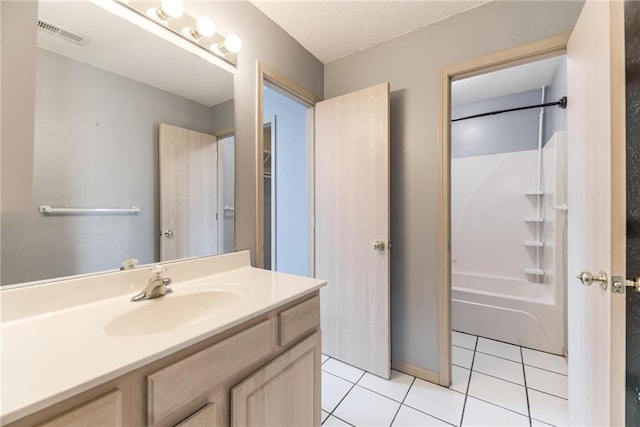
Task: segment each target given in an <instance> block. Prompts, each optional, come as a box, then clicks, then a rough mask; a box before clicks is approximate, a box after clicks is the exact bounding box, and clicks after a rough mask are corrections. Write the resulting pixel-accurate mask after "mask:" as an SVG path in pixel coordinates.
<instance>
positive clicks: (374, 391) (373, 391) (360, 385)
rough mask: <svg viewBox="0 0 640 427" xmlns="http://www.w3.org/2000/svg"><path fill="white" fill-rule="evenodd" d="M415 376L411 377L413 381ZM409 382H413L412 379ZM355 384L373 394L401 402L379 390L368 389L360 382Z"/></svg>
mask: <svg viewBox="0 0 640 427" xmlns="http://www.w3.org/2000/svg"><path fill="white" fill-rule="evenodd" d="M415 378H416V377H413V379H414V381H415ZM411 384H413V381H412V382H411ZM356 385H357V386H358V387H360V388H363V389H365V390H367V391H370V392H371V393H375V394H377V395H378V396H382V397H385V398H387V399H389V400H391V401H393V402H396V403H402V402H401V401H399V400H396V399H394V398H393V397H389V396H387V395H385V394H382V393H380V392H379V391H376V390H372V389H370V388H369V387H365V386H363V385H362V384H356ZM409 387H411V386H409Z"/></svg>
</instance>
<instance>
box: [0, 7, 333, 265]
mask: <svg viewBox="0 0 640 427" xmlns="http://www.w3.org/2000/svg"><path fill="white" fill-rule="evenodd" d="M1 4H2V7H3V13H2V19H3V22H2V24H3V25H2V31H3V34H2V65H3V68H2V122H3V125H4V126H3V128H2V156H1V157H2V194H1V196H2V216H3V217H5V215H10V214H14V213H17V212H24V211H28V210H30V209H31V208H32V204H31V201H30V197H31V182H30V176H31V175H30V163H31V158H32V157H31V151H30V149H31V148H30V147H32V141H33V109H34V96H33V94H34V90H35V74H34V73H35V35H36V29H35V25H33V23H34V22H35V21H36V16H37V9H36V7H35V3H34V2H28V1H16V2H12V1H5V0H3V1H2V2H1ZM8 7H19V8H21V9H22V19H16V16H17V15H15V14H14V15H12V18H11V19H7V9H6V8H8ZM185 7H186V10H187V11H188V12H189V13H190V14H191V15H193V16H199V15H208V16H214V17H215V19H216V24H217V26H218V29H219V31H220V32H221V33H223V34H230V33H235V34H237V35H238V36H239V37H240V38H241V39H242V41H243V47H242V51H241V52H240V53H239V55H238V66H237V71H236V74H235V76H234V117H235V138H236V153H235V154H236V155H235V161H236V163H235V165H236V171H237V172H236V188H235V190H236V211H235V214H236V233H235V247H236V250H242V249H250V250H251V253H252V257H253V256H255V213H256V206H255V185H256V153H255V147H256V125H255V122H256V116H255V108H256V107H255V106H256V61H258V60H259V61H261V62H263V63H264V64H265V65H268V66H269V67H270V68H271V69H273V70H275V71H277V72H279V73H280V74H282V75H284V76H285V77H286V78H289V79H291V80H293V81H295V82H297V83H298V84H300V85H301V86H303V87H304V88H306V89H307V90H309V91H310V92H312V93H313V94H315V95H316V96H317V97H318V98H321V97H322V94H323V65H322V63H321V62H320V61H318V60H317V59H316V58H314V57H313V56H312V55H311V54H310V53H309V52H307V51H306V50H305V49H304V48H303V47H302V46H301V45H300V44H299V43H298V42H296V41H295V40H293V39H292V38H291V37H290V36H289V35H288V34H287V33H285V32H284V31H283V30H282V29H280V28H279V27H278V26H276V24H274V23H273V22H272V21H271V20H269V19H268V18H267V17H266V16H264V15H263V14H262V13H260V12H259V11H258V9H256V8H255V7H254V6H253V5H252V4H250V3H249V2H247V1H237V2H226V1H222V2H215V1H209V2H198V1H189V2H186V6H185ZM10 31H11V32H13V31H15V33H11V35H9V34H10ZM20 32H22V33H23V34H20ZM8 107H11V108H8ZM7 123H10V125H11V126H8V125H7ZM9 183H11V185H9ZM3 249H4V248H3Z"/></svg>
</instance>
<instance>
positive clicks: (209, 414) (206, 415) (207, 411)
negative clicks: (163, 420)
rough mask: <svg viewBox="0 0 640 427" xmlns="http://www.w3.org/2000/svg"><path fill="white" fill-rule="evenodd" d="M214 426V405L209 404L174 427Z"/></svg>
mask: <svg viewBox="0 0 640 427" xmlns="http://www.w3.org/2000/svg"><path fill="white" fill-rule="evenodd" d="M215 425H216V404H215V403H209V404H208V405H207V406H205V407H204V408H202V409H200V410H199V411H197V412H196V413H194V414H193V415H191V416H190V417H189V418H187V419H186V420H184V421H182V422H181V423H178V424H176V427H215Z"/></svg>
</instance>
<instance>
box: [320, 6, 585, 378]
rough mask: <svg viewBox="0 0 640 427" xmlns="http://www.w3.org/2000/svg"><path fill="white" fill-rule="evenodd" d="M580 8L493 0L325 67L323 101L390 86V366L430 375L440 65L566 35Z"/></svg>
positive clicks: (433, 363)
mask: <svg viewBox="0 0 640 427" xmlns="http://www.w3.org/2000/svg"><path fill="white" fill-rule="evenodd" d="M581 7H582V3H580V2H574V1H537V2H535V1H534V2H528V1H493V2H491V3H489V4H486V5H483V6H480V7H478V8H476V9H473V10H471V11H468V12H466V13H464V14H461V15H458V16H455V17H452V18H449V19H446V20H444V21H440V22H438V23H436V24H434V25H431V26H429V27H426V28H423V29H422V30H419V31H416V32H413V33H410V34H407V35H404V36H402V37H399V38H396V39H393V40H391V41H388V42H386V43H383V44H381V45H378V46H375V47H372V48H370V49H367V50H364V51H362V52H358V53H355V54H353V55H351V56H348V57H346V58H343V59H340V60H337V61H335V62H332V63H330V64H327V65H326V66H325V93H324V94H325V98H330V97H334V96H337V95H341V94H344V93H347V92H350V91H354V90H357V89H361V88H364V87H367V86H371V85H374V84H378V83H381V82H384V81H389V82H390V83H391V204H392V205H391V241H392V242H393V251H392V259H391V275H392V282H391V292H392V297H391V300H392V320H391V323H392V334H391V337H392V359H393V360H394V361H396V362H404V363H408V364H411V365H414V366H417V367H421V368H424V369H428V370H431V371H437V370H438V348H437V343H438V310H437V306H438V248H437V236H438V216H437V213H438V206H437V203H438V198H437V196H438V140H437V138H438V131H437V120H438V108H439V104H438V103H439V100H438V82H439V81H438V78H439V72H440V69H441V68H443V67H445V66H449V65H453V64H456V63H460V62H463V61H466V60H469V59H472V58H475V57H478V56H482V55H486V54H489V53H491V52H495V51H498V50H502V49H506V48H510V47H514V46H518V45H522V44H525V43H529V42H532V41H535V40H539V39H543V38H546V37H549V36H552V35H557V34H561V33H564V32H568V31H570V30H571V29H572V28H573V25H574V23H575V21H576V19H577V16H578V14H579V11H580V9H581ZM488 244H490V242H489V243H488ZM487 250H490V247H489V246H488V247H487Z"/></svg>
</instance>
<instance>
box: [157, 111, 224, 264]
mask: <svg viewBox="0 0 640 427" xmlns="http://www.w3.org/2000/svg"><path fill="white" fill-rule="evenodd" d="M159 147H160V148H159V162H160V226H161V233H162V236H161V238H160V260H161V261H167V260H172V259H177V258H186V257H197V256H206V255H215V254H217V253H218V219H217V212H218V172H217V163H218V162H217V142H216V137H215V136H213V135H207V134H205V133H200V132H195V131H192V130H189V129H183V128H179V127H176V126H171V125H168V124H165V123H162V124H160V143H159Z"/></svg>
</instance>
